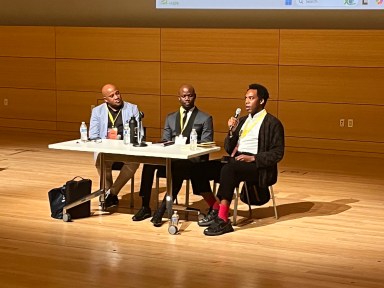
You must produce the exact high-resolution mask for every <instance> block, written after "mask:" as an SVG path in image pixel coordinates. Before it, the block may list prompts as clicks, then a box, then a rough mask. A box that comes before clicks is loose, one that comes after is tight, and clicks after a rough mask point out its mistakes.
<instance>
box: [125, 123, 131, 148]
mask: <svg viewBox="0 0 384 288" xmlns="http://www.w3.org/2000/svg"><path fill="white" fill-rule="evenodd" d="M129 131H130V129H129V123H128V121H127V123H125V124H124V131H123V140H124V144H129V143H131V139H130V133H129Z"/></svg>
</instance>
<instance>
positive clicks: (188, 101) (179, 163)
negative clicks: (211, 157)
mask: <svg viewBox="0 0 384 288" xmlns="http://www.w3.org/2000/svg"><path fill="white" fill-rule="evenodd" d="M178 99H179V102H180V105H181V107H180V109H179V110H178V111H175V112H173V113H170V114H168V116H167V119H166V121H165V126H164V131H163V141H174V140H175V137H176V136H179V135H180V134H181V135H183V136H184V137H187V143H189V136H190V133H191V131H192V129H196V132H197V141H198V143H202V142H211V141H213V122H212V116H211V115H208V114H207V113H204V112H202V111H200V110H199V109H198V108H197V107H196V106H195V99H196V93H195V89H194V88H193V87H192V86H191V85H187V84H186V85H182V86H181V87H180V89H179V92H178ZM207 156H208V155H205V157H204V156H203V157H200V158H194V159H191V160H174V161H172V197H173V199H175V198H176V197H177V194H178V193H179V191H180V189H181V187H182V184H183V180H184V179H189V178H190V177H189V174H190V171H191V170H192V169H194V168H193V166H194V163H196V162H200V161H204V160H207V159H208V157H207ZM156 170H158V173H160V174H163V175H165V167H164V166H161V165H147V164H146V165H144V166H143V171H142V175H141V185H140V196H141V197H142V208H141V209H140V210H139V211H138V212H137V213H136V214H135V215H134V216H133V217H132V220H133V221H141V220H144V219H146V218H148V217H150V216H151V208H150V207H149V202H150V198H151V190H152V183H153V178H154V174H155V171H156ZM191 182H192V189H193V191H194V193H195V191H210V186H209V181H208V180H206V181H205V180H204V181H191ZM200 195H201V196H202V197H203V198H204V200H205V201H206V202H207V203H208V205H209V207H211V206H212V205H213V204H214V203H215V202H216V198H215V197H214V195H213V194H212V193H211V192H204V193H200ZM165 210H166V205H165V198H164V200H163V202H162V204H161V206H160V208H159V209H158V210H157V211H156V212H155V214H154V215H153V218H152V220H151V222H152V223H153V225H154V226H156V227H159V226H161V224H162V218H163V215H164V213H165Z"/></svg>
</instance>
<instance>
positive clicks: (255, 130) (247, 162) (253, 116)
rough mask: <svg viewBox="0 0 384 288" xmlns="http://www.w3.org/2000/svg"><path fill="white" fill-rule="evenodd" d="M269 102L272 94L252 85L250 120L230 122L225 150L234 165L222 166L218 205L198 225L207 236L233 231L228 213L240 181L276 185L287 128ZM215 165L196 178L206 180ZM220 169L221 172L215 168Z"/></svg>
mask: <svg viewBox="0 0 384 288" xmlns="http://www.w3.org/2000/svg"><path fill="white" fill-rule="evenodd" d="M268 98H269V93H268V90H267V89H266V88H265V87H264V86H262V85H260V84H251V85H249V88H248V90H247V93H246V94H245V109H246V111H247V112H248V116H246V117H242V118H240V119H237V118H235V117H231V118H230V119H229V120H228V127H229V132H228V135H227V137H226V138H225V142H224V147H225V150H226V151H227V153H228V154H229V155H231V161H229V163H228V164H225V165H223V166H222V165H220V166H222V168H221V171H220V186H219V190H218V192H217V198H218V199H219V201H218V202H216V203H215V204H214V205H213V209H212V210H211V211H210V212H209V213H208V215H207V216H206V217H205V218H204V219H202V220H200V221H199V222H198V224H199V225H200V226H207V227H208V228H206V229H205V230H204V234H205V235H208V236H216V235H221V234H224V233H228V232H232V231H233V227H232V225H231V221H229V220H228V211H229V206H230V204H231V201H232V198H233V193H234V189H235V187H236V186H237V185H239V183H240V182H241V181H252V182H253V183H255V182H256V187H257V189H268V186H270V185H273V184H275V183H276V181H277V163H278V162H279V161H280V160H281V159H282V158H283V155H284V145H285V144H284V128H283V125H282V124H281V122H280V121H279V120H278V119H277V118H276V117H274V116H272V115H271V114H269V113H267V112H266V110H265V109H264V106H265V104H266V103H267V100H268ZM216 165H217V162H216V163H214V162H210V163H207V164H205V163H202V166H201V168H202V169H196V170H197V172H196V174H195V175H194V176H193V177H196V178H200V179H201V178H204V177H207V176H204V175H206V173H205V171H208V170H212V167H215V166H216ZM204 166H205V167H204ZM207 168H208V169H207ZM217 169H220V168H217V166H216V170H217Z"/></svg>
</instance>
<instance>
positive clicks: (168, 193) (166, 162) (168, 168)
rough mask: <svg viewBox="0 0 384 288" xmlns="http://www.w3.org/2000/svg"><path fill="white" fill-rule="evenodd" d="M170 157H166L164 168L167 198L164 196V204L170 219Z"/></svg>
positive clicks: (171, 200) (171, 201)
mask: <svg viewBox="0 0 384 288" xmlns="http://www.w3.org/2000/svg"><path fill="white" fill-rule="evenodd" d="M171 163H172V159H170V158H166V161H165V170H166V175H167V198H166V204H167V206H166V207H167V212H168V218H169V219H170V218H171V216H172V203H173V199H172V169H171V166H172V164H171Z"/></svg>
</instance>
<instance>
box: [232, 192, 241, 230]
mask: <svg viewBox="0 0 384 288" xmlns="http://www.w3.org/2000/svg"><path fill="white" fill-rule="evenodd" d="M239 191H240V190H239V187H236V190H235V204H234V205H233V225H235V226H236V225H237V205H238V204H239V197H240V195H239Z"/></svg>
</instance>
